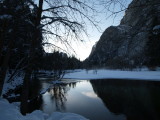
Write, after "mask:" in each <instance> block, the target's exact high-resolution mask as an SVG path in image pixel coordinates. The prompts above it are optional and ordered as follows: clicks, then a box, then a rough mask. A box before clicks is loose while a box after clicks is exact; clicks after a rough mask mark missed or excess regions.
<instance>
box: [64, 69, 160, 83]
mask: <svg viewBox="0 0 160 120" xmlns="http://www.w3.org/2000/svg"><path fill="white" fill-rule="evenodd" d="M64 79H78V80H80V79H81V80H86V79H87V80H92V79H137V80H155V81H160V71H147V70H143V71H121V70H106V69H99V70H80V71H78V72H74V73H67V74H66V75H65V76H64Z"/></svg>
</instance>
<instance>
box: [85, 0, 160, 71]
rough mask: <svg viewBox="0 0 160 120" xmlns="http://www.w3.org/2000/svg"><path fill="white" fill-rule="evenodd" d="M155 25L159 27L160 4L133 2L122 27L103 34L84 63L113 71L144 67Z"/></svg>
mask: <svg viewBox="0 0 160 120" xmlns="http://www.w3.org/2000/svg"><path fill="white" fill-rule="evenodd" d="M156 25H160V1H159V0H133V1H132V2H131V4H130V5H129V7H128V9H127V10H126V12H125V16H124V17H123V19H122V20H121V23H120V25H118V26H111V27H109V28H107V29H106V30H105V31H104V33H103V34H102V36H101V37H100V40H99V41H98V42H97V43H96V45H94V47H93V49H92V52H91V54H90V56H89V57H88V58H87V59H86V61H85V62H86V63H88V64H92V65H96V66H101V67H102V66H108V67H113V68H119V67H125V68H128V67H135V66H141V65H143V64H144V63H145V61H146V59H147V57H146V56H145V49H146V43H147V41H148V40H149V36H150V33H152V30H153V28H154V26H156Z"/></svg>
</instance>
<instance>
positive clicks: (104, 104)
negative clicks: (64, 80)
mask: <svg viewBox="0 0 160 120" xmlns="http://www.w3.org/2000/svg"><path fill="white" fill-rule="evenodd" d="M49 85H50V83H49V81H48V80H43V81H42V83H41V88H46V87H48V86H49ZM38 104H39V107H40V109H41V110H43V111H44V112H45V113H49V114H50V113H52V112H54V111H61V112H72V113H77V114H80V115H83V116H85V117H86V118H88V119H90V120H160V82H150V81H138V80H92V81H89V80H82V81H79V82H76V83H75V82H74V83H70V84H69V83H68V84H64V85H61V86H54V87H53V88H52V89H50V90H48V91H47V92H46V93H45V94H43V96H42V98H41V102H39V103H38Z"/></svg>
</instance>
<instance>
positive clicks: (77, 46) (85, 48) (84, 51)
mask: <svg viewBox="0 0 160 120" xmlns="http://www.w3.org/2000/svg"><path fill="white" fill-rule="evenodd" d="M124 1H127V0H124ZM130 2H131V0H128V1H127V2H126V3H125V5H126V6H128V4H129V3H130ZM96 9H97V11H99V13H97V16H96V17H95V19H96V20H97V21H99V23H98V26H99V27H100V29H101V30H100V31H99V30H97V29H96V28H94V27H93V26H91V25H90V24H88V25H87V32H88V35H89V36H88V37H83V38H82V39H83V42H78V41H77V42H72V43H71V46H72V48H73V49H74V51H75V53H76V54H75V53H74V52H73V51H72V50H68V49H66V47H65V46H64V45H62V44H61V42H57V41H56V43H54V44H56V45H57V46H59V47H61V48H63V49H65V50H66V51H68V52H69V53H70V54H74V55H75V56H76V57H77V58H78V59H80V60H82V61H83V60H85V59H86V58H87V57H88V56H89V54H90V52H91V49H92V46H93V45H94V44H95V43H96V42H97V41H98V40H99V39H100V36H101V35H102V33H103V32H104V30H105V29H106V28H108V27H109V26H117V25H119V23H120V20H121V19H122V17H123V16H124V11H122V12H120V13H119V14H117V16H116V17H114V16H113V17H112V16H111V17H109V18H108V16H109V15H110V13H109V12H108V11H107V9H105V8H104V7H102V6H98V7H96ZM115 10H117V11H119V10H120V8H119V6H115ZM45 50H46V51H49V52H51V51H52V50H50V49H49V48H47V49H46V48H45Z"/></svg>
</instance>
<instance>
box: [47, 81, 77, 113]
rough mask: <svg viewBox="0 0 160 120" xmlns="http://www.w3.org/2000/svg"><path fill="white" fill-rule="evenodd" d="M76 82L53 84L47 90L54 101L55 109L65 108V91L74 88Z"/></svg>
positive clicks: (61, 109)
mask: <svg viewBox="0 0 160 120" xmlns="http://www.w3.org/2000/svg"><path fill="white" fill-rule="evenodd" d="M75 87H76V82H71V83H63V84H56V85H54V86H53V87H52V88H51V89H50V90H49V91H48V92H49V94H50V95H51V99H52V100H53V101H55V102H54V103H55V107H56V111H63V110H66V105H65V104H66V101H67V98H66V96H67V92H68V91H69V90H70V88H75Z"/></svg>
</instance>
